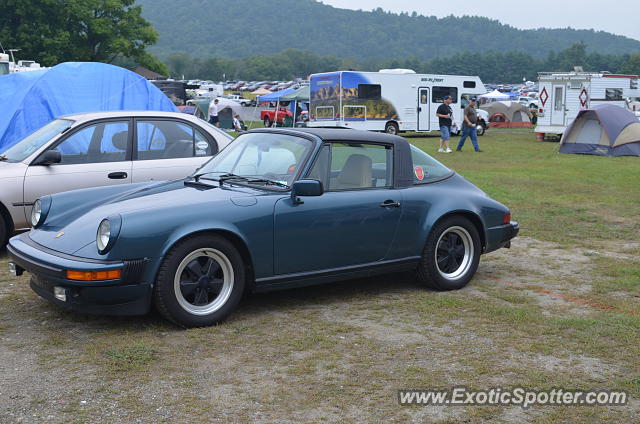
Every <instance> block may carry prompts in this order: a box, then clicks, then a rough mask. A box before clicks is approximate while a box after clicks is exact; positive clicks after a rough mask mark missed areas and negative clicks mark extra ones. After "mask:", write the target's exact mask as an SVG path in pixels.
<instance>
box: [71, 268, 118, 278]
mask: <svg viewBox="0 0 640 424" xmlns="http://www.w3.org/2000/svg"><path fill="white" fill-rule="evenodd" d="M121 276H122V270H121V269H112V270H109V271H72V270H70V269H68V270H67V280H77V281H102V280H117V279H119V278H120V277H121Z"/></svg>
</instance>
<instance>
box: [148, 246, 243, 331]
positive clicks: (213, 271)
mask: <svg viewBox="0 0 640 424" xmlns="http://www.w3.org/2000/svg"><path fill="white" fill-rule="evenodd" d="M244 287H245V273H244V266H243V262H242V257H241V256H240V253H238V250H237V249H236V248H235V247H234V246H233V244H231V243H230V242H229V241H228V240H226V239H224V238H222V237H220V236H205V235H202V236H196V237H192V238H189V239H186V240H184V241H182V242H180V243H178V244H177V245H176V246H174V247H173V248H172V249H171V250H170V251H169V253H168V254H167V255H166V257H165V258H164V260H163V261H162V264H161V265H160V270H159V271H158V276H157V279H156V286H155V289H154V301H155V306H156V309H157V310H158V311H159V312H160V314H162V316H164V317H165V318H166V319H168V320H169V321H172V322H174V323H176V324H178V325H181V326H183V327H204V326H209V325H213V324H217V323H219V322H221V321H223V320H224V319H225V318H227V317H228V316H229V315H230V314H231V313H232V312H233V311H234V310H235V308H236V307H237V305H238V303H239V302H240V299H241V298H242V295H243V292H244Z"/></svg>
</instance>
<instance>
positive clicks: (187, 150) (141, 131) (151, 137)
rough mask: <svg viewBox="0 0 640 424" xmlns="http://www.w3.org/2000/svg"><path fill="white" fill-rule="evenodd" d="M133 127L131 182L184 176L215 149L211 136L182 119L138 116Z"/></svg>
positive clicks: (214, 151)
mask: <svg viewBox="0 0 640 424" xmlns="http://www.w3.org/2000/svg"><path fill="white" fill-rule="evenodd" d="M135 128H136V131H135V133H136V136H135V140H136V143H135V149H134V161H133V171H132V172H133V182H134V183H137V182H143V181H154V180H155V181H162V180H174V179H179V178H184V177H186V176H188V175H191V174H192V173H193V172H194V171H195V170H196V169H197V168H199V167H200V166H201V165H202V164H203V163H204V162H206V161H207V160H209V159H210V158H211V156H213V155H215V154H216V153H217V152H218V145H217V143H216V141H215V139H213V137H211V135H209V134H205V133H204V132H203V131H201V130H199V129H197V128H195V127H194V126H192V125H190V124H189V123H187V122H184V121H179V120H172V119H159V118H152V119H142V118H139V119H136V123H135Z"/></svg>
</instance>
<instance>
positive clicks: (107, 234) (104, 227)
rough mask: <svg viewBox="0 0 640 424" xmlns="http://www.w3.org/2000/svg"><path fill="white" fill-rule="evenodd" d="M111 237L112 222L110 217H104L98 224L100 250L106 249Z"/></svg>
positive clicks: (97, 240) (97, 238)
mask: <svg viewBox="0 0 640 424" xmlns="http://www.w3.org/2000/svg"><path fill="white" fill-rule="evenodd" d="M110 239H111V223H110V222H109V220H108V219H103V220H102V222H100V225H99V226H98V234H97V236H96V243H97V244H98V250H99V251H100V252H102V251H104V250H106V248H107V246H108V245H109V240H110Z"/></svg>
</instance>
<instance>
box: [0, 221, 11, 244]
mask: <svg viewBox="0 0 640 424" xmlns="http://www.w3.org/2000/svg"><path fill="white" fill-rule="evenodd" d="M8 239H9V225H7V222H5V219H4V216H2V214H1V213H0V251H1V250H4V248H5V247H6V246H7V241H9V240H8Z"/></svg>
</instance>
